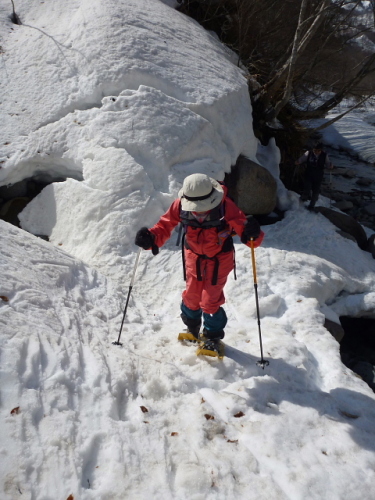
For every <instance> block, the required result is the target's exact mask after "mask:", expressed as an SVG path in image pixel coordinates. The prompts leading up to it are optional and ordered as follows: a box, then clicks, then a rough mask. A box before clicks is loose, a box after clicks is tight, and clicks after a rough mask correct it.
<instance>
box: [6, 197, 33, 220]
mask: <svg viewBox="0 0 375 500" xmlns="http://www.w3.org/2000/svg"><path fill="white" fill-rule="evenodd" d="M29 202H30V198H27V197H20V198H13V199H12V200H9V201H7V202H6V203H4V205H3V206H2V207H1V210H0V219H3V220H5V222H9V223H10V224H13V225H14V226H17V227H20V221H19V219H18V214H19V213H20V212H22V210H23V209H24V208H25V207H26V205H27V204H28V203H29Z"/></svg>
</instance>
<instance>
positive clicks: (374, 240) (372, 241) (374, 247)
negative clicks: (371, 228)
mask: <svg viewBox="0 0 375 500" xmlns="http://www.w3.org/2000/svg"><path fill="white" fill-rule="evenodd" d="M367 251H368V252H370V253H371V255H372V257H373V258H374V259H375V233H374V234H372V235H371V236H370V238H369V239H368V241H367Z"/></svg>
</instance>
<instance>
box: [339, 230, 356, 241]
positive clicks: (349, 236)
mask: <svg viewBox="0 0 375 500" xmlns="http://www.w3.org/2000/svg"><path fill="white" fill-rule="evenodd" d="M336 232H337V233H338V234H339V235H340V236H342V237H343V238H346V239H347V240H351V241H354V243H357V240H356V239H355V238H354V236H352V235H351V234H349V233H346V232H345V231H341V230H340V231H336Z"/></svg>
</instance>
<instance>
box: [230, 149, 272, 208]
mask: <svg viewBox="0 0 375 500" xmlns="http://www.w3.org/2000/svg"><path fill="white" fill-rule="evenodd" d="M225 183H226V185H227V186H228V194H229V196H230V197H231V198H232V199H233V200H234V202H235V203H236V204H237V206H238V207H239V208H240V209H241V210H242V211H243V212H244V213H245V214H252V215H264V214H269V213H271V212H273V211H274V209H275V207H276V202H277V184H276V180H275V179H274V177H273V176H272V174H271V173H270V172H269V171H268V170H267V169H266V168H264V167H262V166H260V165H258V164H257V163H255V162H253V161H251V160H249V159H248V158H245V157H244V156H240V157H239V158H238V160H237V163H236V165H235V166H234V167H233V169H232V172H231V174H229V175H227V177H226V179H225Z"/></svg>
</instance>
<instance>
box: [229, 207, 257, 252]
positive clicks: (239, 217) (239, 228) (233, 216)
mask: <svg viewBox="0 0 375 500" xmlns="http://www.w3.org/2000/svg"><path fill="white" fill-rule="evenodd" d="M225 220H226V221H227V222H228V224H229V226H230V227H231V229H232V230H233V231H234V232H235V233H236V234H238V236H239V237H241V236H242V233H243V230H244V228H245V224H246V221H247V219H246V215H245V214H244V213H243V212H242V210H240V209H239V208H238V207H237V205H236V204H235V203H234V201H232V200H231V199H230V198H226V200H225ZM263 238H264V233H263V231H261V232H260V235H259V236H258V238H257V239H256V240H254V241H253V244H254V248H256V247H259V246H260V245H261V244H262V241H263ZM246 246H248V247H251V243H250V242H249V243H246Z"/></svg>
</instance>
